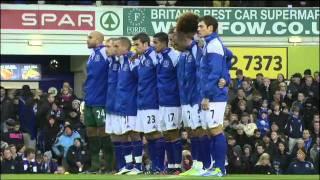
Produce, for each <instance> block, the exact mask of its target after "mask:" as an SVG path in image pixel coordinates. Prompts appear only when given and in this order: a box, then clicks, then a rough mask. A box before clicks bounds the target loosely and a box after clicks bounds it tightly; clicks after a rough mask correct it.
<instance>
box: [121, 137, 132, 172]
mask: <svg viewBox="0 0 320 180" xmlns="http://www.w3.org/2000/svg"><path fill="white" fill-rule="evenodd" d="M122 146H123V155H124V159H125V161H126V168H127V169H132V168H133V165H132V160H133V157H132V143H131V142H124V143H122Z"/></svg>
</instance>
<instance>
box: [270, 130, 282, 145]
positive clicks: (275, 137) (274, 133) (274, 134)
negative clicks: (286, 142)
mask: <svg viewBox="0 0 320 180" xmlns="http://www.w3.org/2000/svg"><path fill="white" fill-rule="evenodd" d="M270 137H271V142H272V143H273V144H274V145H275V146H276V147H278V145H279V143H280V142H282V141H281V139H280V137H279V135H278V133H277V131H272V132H271V135H270Z"/></svg>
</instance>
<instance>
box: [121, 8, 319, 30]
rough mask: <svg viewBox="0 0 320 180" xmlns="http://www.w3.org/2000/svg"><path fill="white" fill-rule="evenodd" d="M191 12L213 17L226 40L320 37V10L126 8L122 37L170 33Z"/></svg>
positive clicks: (124, 9) (124, 10)
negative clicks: (177, 22) (182, 15)
mask: <svg viewBox="0 0 320 180" xmlns="http://www.w3.org/2000/svg"><path fill="white" fill-rule="evenodd" d="M189 11H190V12H193V13H196V14H198V15H200V16H204V15H211V16H214V17H215V18H216V19H217V20H218V21H219V34H220V35H223V36H319V16H320V10H319V8H158V7H157V8H123V17H124V18H123V21H124V23H123V34H124V35H125V36H132V35H134V34H136V33H138V32H147V33H148V34H149V35H153V34H155V33H157V32H161V31H162V32H168V30H169V29H170V27H172V26H174V25H175V24H176V20H177V18H178V17H179V16H180V15H181V14H183V13H185V12H189Z"/></svg>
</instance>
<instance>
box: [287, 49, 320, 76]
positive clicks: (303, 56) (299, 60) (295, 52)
mask: <svg viewBox="0 0 320 180" xmlns="http://www.w3.org/2000/svg"><path fill="white" fill-rule="evenodd" d="M319 51H320V49H319V46H289V48H288V75H289V76H288V78H290V77H291V76H292V75H293V74H294V73H297V72H298V73H301V74H303V71H304V70H305V69H311V71H312V73H313V72H314V71H319V58H320V57H319Z"/></svg>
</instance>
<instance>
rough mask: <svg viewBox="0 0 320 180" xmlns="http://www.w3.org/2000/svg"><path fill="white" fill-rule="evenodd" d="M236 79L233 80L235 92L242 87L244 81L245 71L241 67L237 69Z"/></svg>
mask: <svg viewBox="0 0 320 180" xmlns="http://www.w3.org/2000/svg"><path fill="white" fill-rule="evenodd" d="M236 76H237V77H236V79H234V80H233V81H232V89H233V90H234V92H236V91H237V89H239V88H240V87H241V84H242V81H244V78H245V77H244V76H243V71H242V70H241V69H237V71H236Z"/></svg>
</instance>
